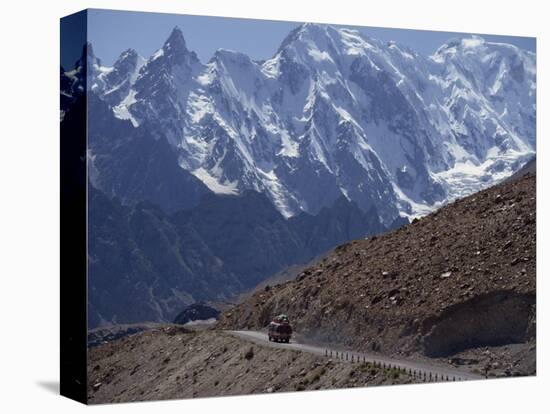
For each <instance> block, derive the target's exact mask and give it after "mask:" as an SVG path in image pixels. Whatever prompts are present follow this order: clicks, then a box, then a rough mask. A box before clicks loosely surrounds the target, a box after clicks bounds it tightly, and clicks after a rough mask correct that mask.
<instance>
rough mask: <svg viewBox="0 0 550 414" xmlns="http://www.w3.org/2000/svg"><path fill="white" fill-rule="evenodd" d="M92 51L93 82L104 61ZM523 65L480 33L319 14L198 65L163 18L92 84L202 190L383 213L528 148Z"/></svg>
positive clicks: (411, 207)
mask: <svg viewBox="0 0 550 414" xmlns="http://www.w3.org/2000/svg"><path fill="white" fill-rule="evenodd" d="M172 43H174V44H173V45H172ZM91 54H92V55H93V52H91ZM93 62H95V63H94V64H93V65H92V67H95V69H94V71H92V72H91V73H90V76H91V78H92V80H94V79H98V80H100V81H105V79H107V78H108V77H109V75H110V74H111V73H113V70H111V69H109V68H104V67H102V66H101V64H100V61H98V60H96V59H95V57H94V59H93ZM98 62H99V63H98ZM94 65H95V66H94ZM534 65H535V55H534V54H532V53H529V52H524V51H522V50H520V49H518V48H516V47H514V46H507V45H504V46H503V45H502V44H498V43H494V42H487V41H485V40H483V39H481V38H478V37H465V38H462V39H460V40H452V41H449V42H448V43H446V44H444V45H443V46H441V47H440V48H439V49H438V50H437V51H436V53H434V55H432V56H431V57H429V58H425V57H423V56H420V55H418V54H416V53H413V51H412V50H410V48H406V47H403V46H401V45H399V44H397V43H395V42H386V43H384V42H381V41H378V40H376V39H371V38H367V37H365V36H364V35H362V34H361V33H359V32H358V31H356V30H350V29H345V28H336V27H332V26H330V25H319V24H304V25H302V26H299V27H297V28H296V29H295V30H293V31H292V32H291V33H290V34H289V35H288V36H287V37H286V38H285V39H284V40H283V42H282V43H281V45H280V47H279V49H278V50H277V51H276V53H275V54H274V55H273V57H271V58H270V59H266V60H264V61H254V60H252V59H250V58H249V57H248V56H246V55H244V54H242V53H240V52H237V51H227V50H221V49H220V50H218V51H216V53H215V54H214V56H212V58H211V59H210V60H209V61H208V62H207V63H202V62H200V60H199V59H198V57H197V56H196V54H195V53H194V52H192V51H190V50H189V49H188V48H187V45H186V42H185V38H184V35H183V32H182V30H181V29H179V28H175V29H174V30H173V31H172V33H171V34H170V36H169V37H168V39H167V41H166V42H165V43H164V45H163V46H162V47H161V48H160V49H159V50H158V51H157V52H155V53H154V54H153V55H152V56H151V57H150V58H149V59H148V60H147V61H146V62H145V63H143V65H141V66H140V67H139V69H138V72H139V74H138V75H136V74H135V70H134V71H133V72H132V71H130V70H128V71H127V72H128V73H127V75H126V79H127V80H126V81H125V82H126V83H125V85H130V84H131V87H130V88H128V89H127V90H128V93H127V95H126V96H125V97H124V98H123V99H121V100H120V102H118V103H117V102H116V101H113V100H112V97H109V98H106V97H105V96H104V95H102V94H101V88H100V89H99V90H98V91H97V92H98V95H99V96H100V97H101V99H104V100H105V101H106V102H107V103H108V105H109V106H110V107H111V108H112V110H113V113H114V114H115V116H117V117H119V118H122V119H128V120H130V121H131V122H132V123H133V125H134V127H137V126H138V125H140V124H143V123H146V124H151V125H152V126H153V128H152V129H153V130H159V131H161V132H162V134H164V135H165V136H166V137H167V139H168V142H169V143H170V145H171V147H172V150H173V151H174V152H175V153H176V155H177V157H178V160H179V165H180V167H181V168H183V169H185V170H187V171H189V172H190V173H192V174H193V175H195V176H196V177H197V178H199V179H200V180H201V181H202V182H203V183H204V184H205V185H206V186H207V187H209V188H210V189H211V190H212V191H214V192H218V193H239V192H242V191H244V190H246V189H253V190H255V191H260V192H263V193H265V194H266V195H268V197H269V198H270V200H271V202H272V203H273V204H274V205H275V207H276V208H277V209H278V210H279V211H280V212H281V213H282V214H283V215H284V216H285V217H291V216H295V215H297V214H299V213H300V212H302V211H305V212H309V213H312V214H316V213H317V212H318V211H319V210H320V209H321V208H322V207H323V206H329V205H331V204H332V203H333V202H334V201H335V200H336V199H338V198H339V197H340V196H341V195H344V196H345V197H346V198H348V199H349V200H352V201H355V202H356V203H358V205H359V206H360V208H361V209H363V210H364V211H367V210H369V209H370V208H371V207H375V208H376V209H377V211H378V212H379V214H380V216H381V218H382V221H383V223H384V224H385V225H389V224H390V223H391V222H392V221H394V220H395V219H396V218H397V217H398V216H406V217H411V218H412V217H415V216H418V215H423V214H426V213H427V212H429V211H432V210H433V209H434V208H437V207H439V206H440V205H442V204H444V203H446V202H448V201H451V200H453V199H455V198H458V197H463V196H465V195H467V194H469V193H472V192H474V191H478V190H479V189H481V188H484V187H486V186H488V185H491V184H494V183H496V182H498V181H500V180H501V179H503V178H505V177H506V176H508V175H511V174H512V173H513V172H514V170H515V169H516V168H517V167H518V163H519V164H521V163H522V162H524V161H527V159H528V158H530V156H531V155H532V154H533V153H534V151H535V130H534V119H535V116H536V108H535V85H536V83H535V82H536V78H535V74H534V70H535V69H534ZM133 67H134V69H135V65H134V66H133ZM111 76H112V75H111ZM132 76H133V77H134V81H133V84H132V82H130V78H131V77H132ZM96 83H98V84H99V83H101V82H96ZM89 84H90V85H94V82H93V81H92V82H89ZM125 88H126V86H125ZM124 90H126V89H124ZM506 91H508V92H506ZM92 151H93V148H92ZM298 170H299V171H300V174H299V175H298V174H297V171H298ZM321 188H322V190H320V189H321Z"/></svg>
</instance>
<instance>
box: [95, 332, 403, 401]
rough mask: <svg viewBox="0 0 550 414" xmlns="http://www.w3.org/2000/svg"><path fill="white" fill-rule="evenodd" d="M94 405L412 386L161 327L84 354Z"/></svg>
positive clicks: (386, 372)
mask: <svg viewBox="0 0 550 414" xmlns="http://www.w3.org/2000/svg"><path fill="white" fill-rule="evenodd" d="M88 370H89V379H90V381H89V384H88V398H89V402H90V403H92V404H97V403H116V402H126V401H142V400H159V399H168V398H190V397H208V396H222V395H237V394H255V393H269V392H282V391H302V390H319V389H327V388H349V387H364V386H371V385H385V384H406V383H411V382H412V378H410V377H409V376H408V375H407V374H405V373H402V372H399V371H396V370H391V369H382V368H378V367H373V366H372V365H370V364H349V363H345V362H337V361H332V360H330V359H327V358H324V357H319V356H315V355H312V354H307V353H303V352H299V351H292V350H286V349H273V348H267V347H261V346H258V345H252V344H251V343H249V342H247V341H244V340H241V339H237V338H235V337H233V336H231V335H229V334H226V333H219V332H211V331H203V332H190V331H187V330H185V329H183V328H178V327H173V326H169V327H164V328H158V329H153V330H149V331H146V332H142V333H138V334H136V335H132V336H129V337H126V338H123V339H119V340H116V341H113V342H110V343H107V344H103V345H99V346H96V347H94V348H91V349H90V350H89V354H88Z"/></svg>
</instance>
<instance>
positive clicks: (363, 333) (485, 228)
mask: <svg viewBox="0 0 550 414" xmlns="http://www.w3.org/2000/svg"><path fill="white" fill-rule="evenodd" d="M535 192H536V177H535V176H534V175H532V174H527V175H525V176H524V177H522V178H520V179H518V180H516V181H512V182H507V183H504V184H501V185H497V186H495V187H492V188H490V189H488V190H485V191H482V192H479V193H476V194H474V195H472V196H469V197H466V198H464V199H461V200H458V201H456V202H453V203H452V204H449V205H447V206H445V207H443V208H441V209H440V210H438V211H436V212H434V213H432V214H430V215H428V216H426V217H424V218H422V219H420V220H415V221H413V223H412V224H410V225H408V226H404V227H401V228H400V229H398V230H395V231H393V232H390V233H386V234H384V235H383V236H380V237H371V238H369V239H364V240H357V241H354V242H351V243H348V244H344V245H342V246H340V247H338V248H336V249H335V251H334V252H333V254H331V255H329V256H327V257H326V258H325V259H323V260H322V261H321V262H320V263H319V264H317V265H315V266H313V267H310V268H308V269H306V270H305V271H304V272H302V273H301V274H300V275H299V276H298V278H297V279H296V280H295V281H292V282H287V283H284V284H281V285H278V286H275V287H272V288H271V289H269V290H267V291H266V290H264V291H261V292H258V293H256V294H255V295H254V296H252V297H251V298H249V299H248V300H246V301H245V302H243V303H242V304H240V305H238V306H236V307H235V308H233V309H231V310H230V311H228V312H226V313H225V314H224V315H223V316H222V318H221V320H220V323H219V326H220V327H222V328H239V329H243V328H244V329H247V328H248V329H260V328H263V327H265V326H266V325H267V324H268V322H269V320H270V318H271V317H272V315H275V314H278V313H281V312H284V313H287V314H289V315H290V317H291V319H292V320H293V324H294V326H295V329H296V330H297V331H298V332H300V333H301V334H303V335H304V336H307V337H310V338H312V339H317V340H321V341H328V342H333V343H343V344H345V345H348V346H352V347H353V348H354V349H358V350H359V349H363V350H367V349H368V350H375V351H380V352H383V353H386V354H408V355H410V354H415V355H419V354H422V355H424V356H428V357H447V356H449V355H453V354H457V353H460V352H464V351H466V350H471V349H485V348H484V347H487V346H496V347H500V346H504V345H506V344H514V343H527V342H529V341H532V340H533V339H534V336H535V299H536V296H535V295H536V292H535V282H536V257H535V254H536V249H535V244H536V210H535V209H536V200H535ZM529 349H530V351H529V352H531V353H532V354H533V358H534V349H535V347H534V346H530V348H529ZM532 370H534V365H533V367H532Z"/></svg>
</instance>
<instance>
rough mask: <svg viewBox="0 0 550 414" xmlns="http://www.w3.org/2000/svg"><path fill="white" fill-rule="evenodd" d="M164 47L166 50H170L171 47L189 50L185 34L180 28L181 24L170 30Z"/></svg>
mask: <svg viewBox="0 0 550 414" xmlns="http://www.w3.org/2000/svg"><path fill="white" fill-rule="evenodd" d="M163 49H165V50H170V49H183V50H187V45H186V43H185V37H184V36H183V32H182V30H181V29H180V28H179V26H175V27H174V28H173V29H172V31H171V32H170V35H169V36H168V39H166V42H164V46H163Z"/></svg>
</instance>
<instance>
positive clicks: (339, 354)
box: [228, 331, 485, 381]
mask: <svg viewBox="0 0 550 414" xmlns="http://www.w3.org/2000/svg"><path fill="white" fill-rule="evenodd" d="M228 332H229V333H230V334H232V335H235V336H237V337H239V338H241V339H245V340H248V341H251V342H254V343H256V344H258V345H263V346H270V347H273V348H281V349H293V350H296V351H303V352H309V353H312V354H316V355H320V356H326V357H329V358H332V359H337V358H338V359H339V360H342V359H343V360H344V361H347V362H350V363H351V362H352V358H353V362H357V361H367V362H372V363H374V362H376V363H379V364H385V365H386V366H388V365H390V366H392V367H398V368H402V369H405V370H407V372H408V371H409V370H411V371H413V372H414V371H416V372H417V375H419V376H422V377H423V376H424V374H426V378H427V379H429V378H430V374H431V378H432V381H435V378H436V375H437V378H438V381H441V380H447V378H449V381H452V380H453V378H454V379H455V380H456V381H466V380H477V379H483V378H485V377H483V376H482V375H479V374H475V373H473V372H468V371H464V370H460V369H458V368H454V367H449V366H445V365H440V364H433V363H429V362H425V361H413V360H408V359H397V358H390V357H386V356H382V355H377V354H369V353H365V352H355V351H350V350H345V349H337V348H330V347H326V346H316V345H310V344H306V343H301V342H297V341H296V340H294V339H293V340H291V341H290V343H288V344H283V343H278V342H270V341H269V339H268V338H267V334H266V333H264V332H260V331H228ZM346 356H347V359H346Z"/></svg>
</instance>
